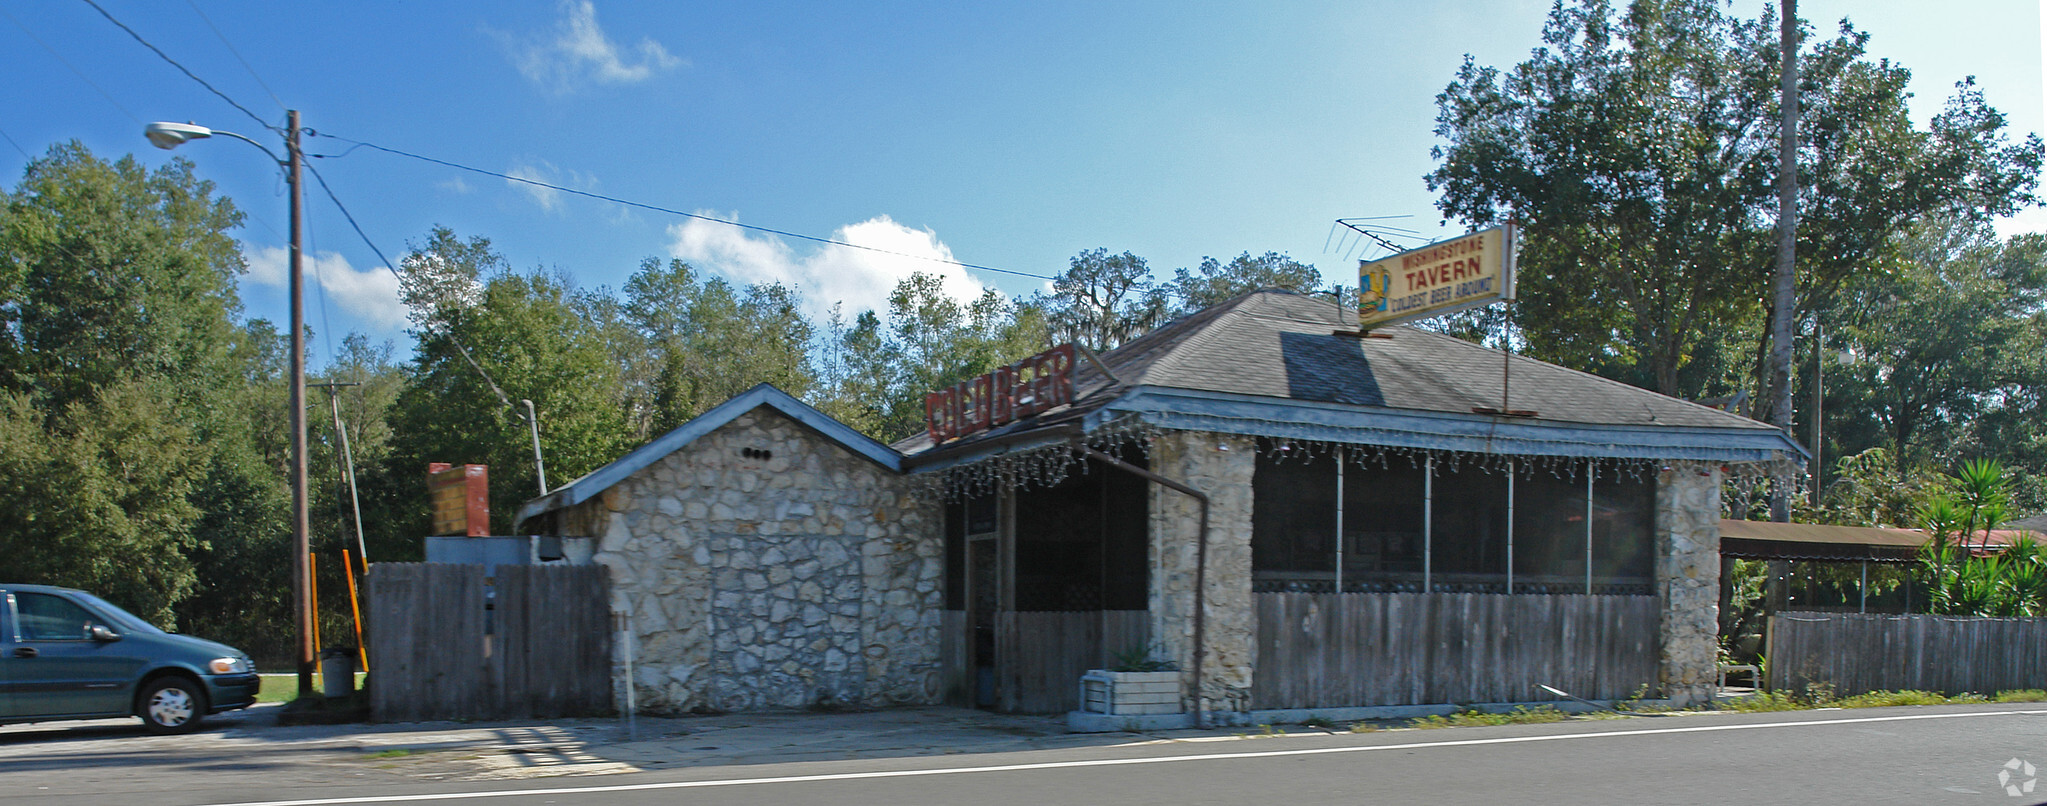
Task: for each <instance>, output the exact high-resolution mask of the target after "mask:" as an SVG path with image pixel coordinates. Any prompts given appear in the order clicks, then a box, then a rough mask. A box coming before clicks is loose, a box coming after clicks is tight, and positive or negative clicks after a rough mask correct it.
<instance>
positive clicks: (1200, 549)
mask: <svg viewBox="0 0 2047 806" xmlns="http://www.w3.org/2000/svg"><path fill="white" fill-rule="evenodd" d="M1087 458H1089V459H1093V460H1095V461H1097V462H1101V463H1103V464H1106V465H1108V466H1110V467H1114V468H1117V469H1119V470H1122V471H1124V472H1126V473H1132V474H1135V475H1138V476H1141V477H1143V478H1146V479H1150V480H1152V481H1155V482H1158V483H1159V484H1160V485H1162V486H1165V487H1170V488H1172V489H1174V490H1178V491H1180V492H1182V493H1186V494H1187V495H1189V496H1192V497H1193V498H1194V500H1195V501H1197V502H1200V504H1201V536H1200V538H1199V539H1197V540H1196V541H1195V543H1194V724H1195V725H1196V726H1198V727H1203V728H1205V727H1208V726H1209V725H1208V709H1207V708H1205V707H1203V706H1204V704H1205V701H1204V700H1203V699H1202V696H1201V688H1202V686H1201V657H1202V655H1203V654H1205V653H1206V651H1207V646H1206V645H1205V644H1203V642H1202V639H1203V637H1204V636H1203V634H1202V625H1203V621H1204V618H1203V615H1204V611H1205V610H1206V609H1207V608H1206V605H1207V596H1206V594H1207V591H1208V494H1206V493H1203V492H1202V491H1200V490H1197V489H1194V488H1193V487H1189V486H1187V485H1185V484H1181V483H1180V482H1177V481H1174V480H1172V479H1169V478H1166V477H1165V476H1161V475H1159V474H1157V473H1153V472H1151V471H1149V470H1146V469H1144V468H1141V467H1138V466H1136V465H1133V464H1131V463H1129V462H1125V461H1123V460H1121V459H1118V458H1116V457H1114V456H1110V455H1108V454H1106V453H1102V452H1101V451H1098V450H1095V449H1094V448H1088V449H1087Z"/></svg>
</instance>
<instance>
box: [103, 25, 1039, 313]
mask: <svg viewBox="0 0 2047 806" xmlns="http://www.w3.org/2000/svg"><path fill="white" fill-rule="evenodd" d="M88 2H89V0H88ZM311 134H312V135H313V136H315V137H325V138H328V139H330V140H340V141H341V142H344V143H351V144H353V145H352V146H351V147H350V148H349V151H353V150H355V149H356V148H369V149H375V150H377V151H382V152H384V153H387V154H395V155H397V156H400V157H410V158H412V159H416V160H419V161H421V162H431V163H433V164H435V165H444V166H447V167H449V168H455V169H457V170H463V171H469V172H472V173H479V174H483V175H484V176H494V177H497V178H499V179H503V180H506V181H509V182H522V183H525V184H528V185H533V186H535V187H543V188H547V189H549V190H555V191H559V192H562V193H571V194H575V195H577V196H584V197H588V198H592V199H597V200H599V201H607V202H611V203H613V204H621V205H625V206H627V207H637V208H640V209H642V210H651V211H654V212H657V213H667V214H669V215H675V216H681V217H683V218H693V219H696V220H698V221H708V222H711V223H713V224H724V225H726V226H728V227H738V228H740V229H747V230H753V231H755V232H766V233H770V234H773V235H780V236H783V237H786V238H798V239H801V240H805V241H815V242H817V243H822V244H831V245H833V246H843V247H846V248H848V249H860V250H865V251H868V252H876V253H879V254H884V255H892V256H895V257H903V258H910V259H912V260H926V261H930V262H932V263H944V264H946V265H950V266H958V267H960V268H963V269H974V270H976V271H990V272H996V273H998V274H1013V275H1016V276H1018V277H1030V278H1034V279H1038V280H1055V279H1058V278H1056V277H1052V276H1050V275H1044V274H1032V273H1030V272H1023V271H1016V270H1013V269H998V268H995V267H994V266H982V265H978V264H974V263H963V262H960V261H957V260H949V259H947V258H942V257H932V256H930V255H915V254H911V253H908V252H897V251H894V250H890V249H880V248H876V247H872V246H862V245H860V244H857V243H847V242H845V241H839V240H833V239H831V238H820V237H818V236H815V235H804V234H801V233H796V232H789V231H787V230H779V229H773V228H769V227H760V226H755V225H753V224H742V223H739V222H737V221H728V220H726V219H723V218H718V217H715V216H707V215H704V214H702V213H689V212H684V211H681V210H677V209H674V208H670V207H662V206H659V205H654V204H646V203H644V202H636V201H632V200H629V199H621V198H618V197H616V196H606V195H604V194H602V193H591V192H590V191H587V190H577V189H575V188H570V187H562V186H561V185H556V184H551V183H548V182H542V181H539V180H537V179H528V178H526V177H523V176H512V175H510V174H503V173H498V172H497V171H491V170H485V169H483V168H477V167H473V166H469V165H463V164H461V163H457V162H449V161H447V160H444V159H436V158H434V157H428V156H423V155H420V154H413V153H411V152H407V151H400V150H398V149H395V148H386V147H384V146H380V145H377V144H376V143H367V142H363V141H361V140H350V139H348V138H346V137H337V136H335V135H332V134H321V133H319V132H311ZM347 153H348V151H343V152H342V153H341V154H313V155H310V156H315V157H339V156H344V155H346V154H347Z"/></svg>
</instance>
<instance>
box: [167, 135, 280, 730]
mask: <svg viewBox="0 0 2047 806" xmlns="http://www.w3.org/2000/svg"><path fill="white" fill-rule="evenodd" d="M284 115H285V131H284V152H285V158H284V159H278V158H277V155H276V154H274V153H272V152H271V151H270V149H268V148H265V147H264V145H263V144H262V143H259V142H256V141H255V140H251V139H249V138H247V137H244V136H242V135H239V134H235V133H234V132H228V131H220V130H218V129H209V128H206V127H205V126H200V125H198V124H194V123H163V122H159V123H151V124H149V125H148V126H145V127H143V129H142V136H144V137H147V138H149V142H150V144H151V145H154V146H156V147H157V148H161V149H164V150H167V151H168V150H170V149H173V148H177V147H178V146H181V145H184V144H185V143H187V142H190V141H192V140H202V139H205V138H208V137H212V136H214V135H220V136H222V137H232V138H234V139H236V140H240V141H242V142H245V143H248V144H249V145H252V146H255V147H257V148H259V149H262V150H263V153H264V154H267V155H269V156H270V159H272V160H274V161H276V162H277V164H278V165H279V166H280V167H282V168H284V171H285V174H284V181H285V183H286V184H287V185H289V186H290V188H291V283H290V287H291V535H292V545H293V547H294V549H295V551H294V553H295V554H296V555H297V559H295V560H294V561H293V562H292V588H293V590H292V593H293V598H294V599H296V600H297V601H298V625H299V630H298V632H299V649H298V677H299V696H300V697H311V696H313V663H314V658H313V630H314V629H315V628H314V625H313V586H312V563H311V557H312V554H311V549H312V545H311V542H310V539H309V536H308V534H309V532H310V531H311V529H310V516H309V515H308V512H307V504H306V322H305V282H304V280H305V273H304V270H303V254H304V249H302V248H301V247H300V244H301V243H302V240H303V236H302V234H301V233H302V232H303V230H302V228H301V227H300V225H299V221H300V220H301V219H302V218H303V217H304V208H305V195H304V194H303V193H302V192H300V191H301V188H300V185H299V178H300V177H299V169H300V167H301V166H302V165H303V163H304V162H305V159H304V157H303V156H302V154H301V153H300V151H299V113H298V110H296V109H292V110H287V111H286V112H285V113H284Z"/></svg>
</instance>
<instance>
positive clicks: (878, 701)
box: [518, 291, 1804, 722]
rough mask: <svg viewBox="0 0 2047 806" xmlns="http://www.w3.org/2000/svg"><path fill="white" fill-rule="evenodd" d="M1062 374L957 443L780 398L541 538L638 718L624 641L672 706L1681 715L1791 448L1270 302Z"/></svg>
mask: <svg viewBox="0 0 2047 806" xmlns="http://www.w3.org/2000/svg"><path fill="white" fill-rule="evenodd" d="M1062 356H1063V357H1061V358H1059V359H1058V360H1056V361H1053V360H1052V359H1045V361H1052V363H1051V364H1047V363H1045V361H1040V362H1039V364H1037V365H1034V366H1035V367H1036V369H1035V370H1033V369H1006V370H1002V371H998V373H996V374H995V375H994V376H993V380H992V383H991V382H990V381H986V380H984V381H977V382H970V383H969V384H965V385H963V386H962V387H961V388H960V389H959V390H955V392H954V393H955V394H962V395H967V397H966V398H964V399H967V400H969V401H971V400H974V399H986V398H988V397H989V395H990V394H991V390H993V391H992V394H993V395H994V397H995V402H994V403H992V404H984V406H992V408H985V407H984V408H983V409H981V410H980V411H981V412H982V414H980V415H975V414H972V413H969V414H967V415H966V420H965V421H964V423H965V425H966V426H967V427H964V428H962V427H958V426H960V425H962V421H961V420H959V419H958V417H959V416H960V415H959V413H958V411H957V410H955V411H953V413H952V414H951V415H947V414H946V411H947V410H945V408H944V403H943V401H940V402H935V403H933V406H934V409H933V410H934V413H935V414H934V423H935V424H937V425H939V426H943V427H938V428H935V430H938V431H939V432H940V433H939V434H938V436H939V437H940V438H942V441H934V437H933V435H932V434H929V433H927V434H922V435H919V436H917V437H915V438H912V439H908V440H905V441H902V442H899V443H897V444H895V445H884V444H882V443H879V442H877V441H875V440H873V439H870V438H868V437H866V436H863V435H861V434H860V433H858V432H856V431H854V430H853V429H851V428H849V427H847V426H845V425H843V424H841V423H839V422H837V421H835V420H833V419H831V418H830V417H827V416H825V415H823V414H821V413H820V412H818V411H816V410H815V409H812V408H810V407H808V406H806V405H804V404H803V403H801V402H799V401H797V400H796V399H794V398H792V397H790V396H789V395H787V394H785V393H783V392H781V391H779V390H777V389H775V388H773V387H770V386H766V385H763V386H759V387H756V388H754V389H753V390H751V391H748V392H746V393H745V394H742V395H740V396H738V397H735V398H733V399H731V400H729V401H727V402H725V403H724V404H722V405H720V406H718V407H716V408H714V409H712V410H711V411H709V412H706V413H705V414H704V415H703V416H701V417H699V418H697V419H695V420H693V421H691V422H689V423H688V424H685V425H683V426H682V427H680V428H677V429H676V430H674V431H672V432H670V433H668V434H666V435H664V436H662V437H660V438H658V439H656V440H654V441H652V442H650V443H648V444H647V445H645V446H643V447H641V448H639V449H638V450H635V451H633V452H631V453H629V454H627V455H625V456H624V457H621V458H620V459H618V460H617V461H615V462H613V463H611V464H609V465H606V466H605V467H603V468H601V469H599V470H597V471H595V472H592V473H590V474H589V475H587V476H584V477H583V478H580V479H577V480H575V481H574V482H572V483H570V484H568V485H566V486H564V487H562V488H560V489H558V490H555V491H554V492H552V493H550V494H548V495H546V496H543V497H541V498H538V499H535V500H533V501H531V502H529V503H527V504H526V505H525V506H524V507H522V508H521V510H520V512H519V515H518V520H519V522H520V524H521V528H522V529H523V530H524V531H526V532H529V533H535V534H542V535H555V536H562V537H574V538H589V539H593V540H594V541H595V555H594V561H595V562H597V563H599V564H602V565H604V566H606V567H608V568H609V569H610V576H611V584H612V594H611V595H612V600H613V609H614V610H615V611H616V612H618V613H622V614H624V615H625V616H626V621H627V623H628V624H629V625H630V628H629V629H630V647H623V646H620V647H615V648H614V652H615V653H617V654H618V655H619V657H618V658H616V659H615V665H616V669H617V672H618V673H617V674H616V675H614V679H615V680H616V681H618V682H617V685H618V689H617V694H618V695H619V699H618V701H619V703H620V704H621V706H623V703H624V702H625V699H624V694H625V689H624V686H625V685H628V682H627V680H626V671H625V665H624V663H625V658H624V654H625V650H626V649H628V648H629V649H630V650H631V652H632V655H633V666H632V672H631V679H630V682H629V685H631V686H632V687H633V691H632V694H633V695H634V699H635V700H636V701H637V705H638V707H639V708H640V710H643V711H647V712H652V713H682V712H691V711H699V712H703V711H748V710H770V709H797V708H815V707H835V706H851V707H879V706H891V705H907V704H935V703H954V704H959V705H978V706H983V707H991V708H996V709H1001V710H1009V711H1023V712H1064V711H1072V710H1074V709H1075V708H1077V707H1078V706H1079V697H1080V694H1079V693H1078V691H1079V689H1078V686H1077V682H1078V680H1079V677H1080V675H1081V674H1082V673H1083V672H1085V671H1086V670H1087V669H1091V668H1104V667H1105V666H1109V665H1115V664H1118V663H1135V662H1144V661H1151V662H1154V664H1155V665H1164V666H1166V667H1168V668H1172V669H1177V670H1179V679H1180V681H1181V687H1182V688H1181V690H1182V692H1183V693H1182V700H1183V702H1182V710H1183V711H1190V712H1191V711H1197V710H1198V711H1199V712H1205V713H1208V714H1210V715H1212V716H1213V717H1215V718H1216V719H1217V720H1219V721H1224V722H1230V721H1236V722H1246V721H1249V720H1251V719H1254V718H1256V719H1258V720H1259V721H1270V720H1269V719H1268V718H1267V717H1269V716H1271V715H1272V714H1273V713H1278V712H1287V713H1306V712H1307V711H1309V710H1313V709H1343V708H1369V707H1374V706H1402V705H1425V704H1440V703H1453V702H1454V703H1514V702H1537V701H1547V700H1554V699H1556V697H1555V696H1554V695H1552V694H1549V693H1547V692H1546V691H1545V690H1542V689H1540V688H1538V687H1537V685H1536V684H1538V683H1540V684H1550V685H1554V684H1558V683H1561V684H1563V685H1561V686H1559V687H1561V688H1564V690H1566V691H1568V692H1570V693H1572V694H1574V695H1577V696H1580V697H1587V698H1594V699H1614V698H1621V697H1629V696H1643V695H1644V694H1646V695H1647V696H1650V697H1661V698H1666V699H1668V700H1671V701H1674V702H1677V703H1688V702H1697V701H1700V700H1703V699H1705V698H1709V697H1710V696H1711V693H1712V685H1713V682H1714V677H1715V671H1716V668H1715V663H1716V655H1715V636H1716V633H1717V600H1718V580H1719V576H1720V555H1719V548H1720V547H1719V540H1720V536H1719V519H1720V509H1721V507H1720V489H1721V483H1722V480H1723V478H1725V477H1726V476H1728V475H1729V474H1747V475H1755V474H1764V473H1769V472H1774V471H1776V470H1780V469H1783V468H1785V467H1788V466H1792V465H1795V464H1797V463H1799V462H1802V461H1803V458H1804V454H1803V453H1802V452H1801V451H1800V449H1799V447H1798V446H1797V445H1796V444H1794V443H1793V442H1792V441H1791V440H1789V439H1788V438H1787V437H1786V436H1785V435H1784V434H1783V433H1782V432H1780V431H1778V430H1776V429H1774V428H1771V427H1769V426H1767V425H1765V424H1763V423H1759V422H1755V421H1753V420H1749V419H1747V418H1744V417H1740V416H1737V415H1735V414H1731V413H1727V412H1724V411H1720V410H1716V409H1712V408H1707V407H1703V406H1698V405H1694V404H1692V403H1688V402H1685V401H1681V400H1676V399H1673V398H1669V397H1665V396H1662V395H1659V394H1655V393H1653V392H1649V391H1645V390H1642V389H1637V388H1634V387H1630V386H1627V385H1625V384H1621V383H1616V382H1614V381H1610V380H1606V379H1603V378H1598V377H1595V376H1592V375H1588V374H1585V373H1581V372H1576V371H1573V370H1569V369H1565V368H1562V367H1558V366H1554V365H1551V364H1546V363H1543V362H1540V361H1535V360H1532V359H1528V358H1524V357H1518V356H1510V355H1506V354H1503V353H1501V352H1500V351H1496V350H1492V349H1488V348H1484V347H1481V346H1477V345H1473V344H1470V343H1467V342H1464V341H1460V340H1457V339H1454V338H1451V337H1448V336H1443V335H1438V334H1434V333H1430V332H1426V331H1422V330H1417V329H1413V328H1407V327H1387V328H1381V329H1378V330H1375V331H1373V332H1371V333H1369V334H1365V333H1360V332H1358V331H1357V327H1356V323H1355V319H1354V318H1352V316H1351V315H1350V313H1349V312H1348V311H1346V310H1344V309H1342V308H1339V307H1338V306H1337V305H1335V304H1334V303H1332V302H1331V301H1329V300H1327V299H1324V298H1317V297H1311V296H1304V295H1299V294H1293V293H1289V292H1282V291H1261V292H1255V293H1251V294H1247V295H1244V296H1241V297H1238V298H1236V299H1233V300H1231V301H1228V302H1225V303H1222V304H1220V305H1216V306H1214V307H1211V308H1208V309H1206V310H1203V311H1200V312H1198V313H1195V314H1192V315H1189V316H1187V317H1185V318H1182V319H1180V320H1178V321H1176V322H1173V323H1171V324H1169V325H1167V326H1165V327H1162V328H1160V329H1158V330H1156V331H1153V332H1151V333H1149V334H1147V335H1145V336H1143V337H1141V338H1138V339H1136V340H1134V341H1132V342H1130V343H1128V344H1125V345H1123V346H1121V347H1119V348H1117V349H1115V350H1111V351H1109V352H1107V353H1105V354H1103V355H1101V356H1100V357H1099V359H1098V360H1096V359H1093V358H1092V357H1089V356H1086V354H1085V353H1084V351H1082V352H1078V353H1076V352H1074V351H1072V350H1070V349H1069V350H1068V351H1067V352H1065V353H1063V354H1062ZM1076 356H1078V357H1076ZM1020 366H1021V365H1020ZM1047 367H1049V368H1050V371H1049V374H1048V372H1047V371H1046V369H1045V368H1047ZM1034 371H1035V372H1036V374H1035V375H1032V374H1031V373H1032V372H1034ZM1019 373H1021V374H1019ZM1026 375H1029V376H1030V377H1031V378H1039V379H1047V380H1042V382H1041V383H1040V384H1039V385H1038V386H1036V387H1033V386H1032V385H1031V384H1030V383H1027V382H1025V381H1028V380H1029V378H1026V377H1024V376H1026ZM976 383H979V384H981V385H979V386H975V385H974V384H976ZM1050 383H1059V384H1064V385H1063V386H1061V387H1059V388H1058V389H1052V388H1051V387H1049V386H1046V385H1045V384H1050ZM1017 390H1022V391H1021V392H1018V391H1017ZM977 396H978V397H977ZM934 399H935V400H936V399H937V398H934ZM989 411H993V412H995V414H994V415H992V416H991V415H989V414H987V412H989ZM947 416H951V417H953V418H954V419H952V420H947V419H946V417H947ZM977 418H978V421H977ZM1204 525H1205V528H1206V531H1205V533H1204ZM1197 580H1198V581H1199V585H1198V587H1199V590H1197ZM1197 600H1198V601H1199V605H1198V606H1197ZM1197 636H1199V638H1198V648H1199V649H1198V651H1197ZM1197 669H1198V670H1199V671H1198V672H1197V671H1196V670H1197ZM1304 709H1305V710H1304ZM1261 713H1263V714H1265V716H1257V715H1258V714H1261ZM1325 713H1334V712H1328V711H1325Z"/></svg>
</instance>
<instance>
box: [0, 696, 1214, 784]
mask: <svg viewBox="0 0 2047 806" xmlns="http://www.w3.org/2000/svg"><path fill="white" fill-rule="evenodd" d="M278 711H279V706H275V705H264V706H257V707H255V708H251V709H248V710H246V711H241V712H235V713H229V714H221V715H216V716H214V717H211V718H209V720H208V723H207V725H206V726H205V727H202V728H201V730H200V731H199V732H198V733H195V734H192V735H188V736H175V737H162V736H152V735H150V734H148V733H146V732H144V731H143V730H142V728H141V726H140V724H139V723H138V722H136V721H135V720H133V719H128V720H100V721H94V722H68V723H66V722H55V723H43V724H36V725H13V726H6V727H0V768H12V769H17V770H19V769H23V768H24V766H23V765H24V764H27V765H28V766H32V767H35V768H41V769H58V768H62V767H64V766H65V765H66V764H92V765H96V766H104V765H110V764H111V765H115V766H124V767H129V768H131V769H132V768H137V767H141V768H151V767H179V766H187V767H192V768H195V769H204V768H207V767H209V766H212V767H217V766H218V765H220V764H223V763H228V762H229V760H232V763H234V764H236V765H240V766H246V767H250V768H264V769H277V770H280V771H282V770H285V769H292V770H296V771H298V773H300V774H301V775H303V776H305V777H308V778H317V777H321V775H322V772H321V770H320V769H318V768H326V770H325V772H326V774H334V773H340V774H353V775H365V774H368V775H372V776H378V775H383V774H389V775H397V776H402V777H406V778H426V779H432V780H490V779H509V778H531V777H543V776H558V775H599V774H607V773H621V772H636V771H641V770H661V769H677V768H686V767H703V766H728V765H752V764H773V763H780V762H807V761H839V760H855V759H877V758H903V757H916V756H941V755H958V754H973V753H998V752H1012V751H1025V750H1045V749H1059V748H1075V747H1108V746H1115V745H1127V744H1133V743H1149V742H1158V741H1176V740H1177V741H1184V740H1189V739H1198V738H1200V737H1204V736H1213V737H1219V738H1230V737H1233V736H1235V735H1236V734H1237V733H1238V732H1240V731H1241V730H1242V729H1235V730H1230V729H1217V730H1213V731H1171V732H1169V734H1170V735H1169V734H1168V733H1159V734H1132V733H1110V734H1074V733H1068V732H1067V730H1066V725H1065V721H1064V717H1063V716H1016V715H1007V714H992V713H988V712H985V711H976V710H969V709H961V708H944V707H918V708H896V709H887V710H878V711H861V712H846V713H808V712H802V713H770V714H729V715H720V716H688V717H678V718H657V717H640V718H638V719H636V720H632V721H630V722H629V721H628V720H625V719H620V718H605V719H559V720H527V721H517V722H492V723H458V722H418V723H402V724H347V725H297V726H279V725H278V724H277V714H278ZM335 768H339V769H335Z"/></svg>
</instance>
